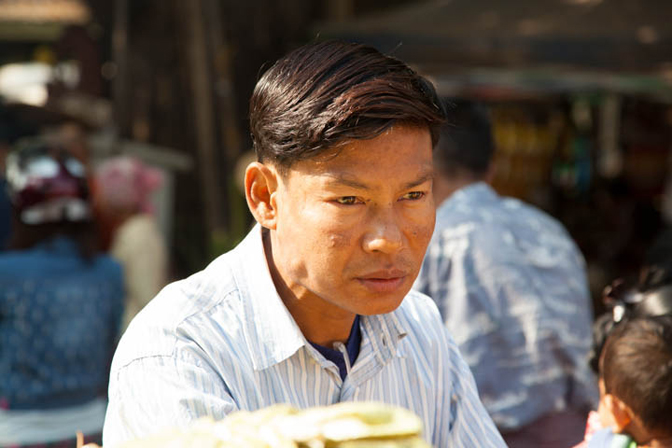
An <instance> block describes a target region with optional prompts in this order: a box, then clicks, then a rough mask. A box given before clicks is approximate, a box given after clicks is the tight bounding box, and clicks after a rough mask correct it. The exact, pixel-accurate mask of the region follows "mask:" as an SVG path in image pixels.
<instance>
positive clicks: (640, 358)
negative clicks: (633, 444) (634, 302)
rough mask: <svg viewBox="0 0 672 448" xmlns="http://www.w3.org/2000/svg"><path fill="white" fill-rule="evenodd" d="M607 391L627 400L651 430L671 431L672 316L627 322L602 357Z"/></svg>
mask: <svg viewBox="0 0 672 448" xmlns="http://www.w3.org/2000/svg"><path fill="white" fill-rule="evenodd" d="M600 372H601V376H602V378H603V379H604V386H605V391H606V392H607V393H609V394H612V395H614V396H616V397H617V398H618V399H620V400H621V401H623V402H624V403H625V404H627V405H628V406H629V407H630V409H632V411H633V412H634V413H635V414H636V415H637V417H638V418H639V419H640V420H641V422H642V424H643V425H644V426H645V427H646V429H648V430H650V431H663V432H664V434H663V435H672V316H669V315H668V316H658V317H648V318H636V319H631V320H629V321H627V322H624V323H623V324H622V325H619V326H618V327H616V328H615V329H614V331H613V332H612V333H611V334H610V335H609V337H608V338H607V342H606V344H605V346H604V354H603V356H602V359H601V361H600Z"/></svg>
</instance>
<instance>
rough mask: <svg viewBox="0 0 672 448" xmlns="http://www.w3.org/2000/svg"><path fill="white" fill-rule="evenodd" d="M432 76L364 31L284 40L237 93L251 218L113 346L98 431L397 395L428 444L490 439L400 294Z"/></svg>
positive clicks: (448, 345)
mask: <svg viewBox="0 0 672 448" xmlns="http://www.w3.org/2000/svg"><path fill="white" fill-rule="evenodd" d="M439 104H440V103H439V101H438V99H437V97H436V94H435V92H434V89H433V87H432V86H431V84H429V83H428V82H427V81H426V80H424V79H423V78H421V77H419V76H418V75H417V74H416V73H415V72H413V71H412V70H411V69H409V68H408V67H407V66H406V65H405V64H403V63H402V62H400V61H397V60H396V59H393V58H390V57H386V56H383V55H381V54H380V53H378V52H377V51H376V50H374V49H372V48H370V47H367V46H362V45H355V44H348V43H342V42H325V43H317V44H312V45H308V46H306V47H303V48H300V49H298V50H295V51H294V52H292V53H290V54H289V55H287V56H285V57H284V58H282V59H281V60H279V61H278V62H276V64H275V65H274V66H273V67H271V68H270V69H269V70H268V71H267V72H266V73H265V74H264V75H263V76H262V78H261V79H260V80H259V82H258V83H257V86H256V88H255V91H254V93H253V95H252V99H251V102H250V125H251V128H252V136H253V139H254V147H255V151H256V153H257V157H258V162H254V163H251V164H250V165H249V166H248V168H247V171H246V173H245V193H246V197H247V202H248V205H249V208H250V210H251V212H252V214H253V215H254V217H255V219H256V220H257V222H258V223H259V225H257V226H256V227H255V228H254V229H253V230H252V231H251V232H250V234H249V235H248V236H247V237H246V239H245V240H244V241H243V242H242V243H241V244H240V245H239V246H238V247H236V248H235V249H234V250H233V251H231V252H229V253H227V254H225V255H223V256H221V257H219V258H218V259H217V260H215V261H214V262H213V263H212V264H211V265H210V266H208V267H207V268H206V269H205V270H204V271H202V272H200V273H197V274H195V275H194V276H192V277H190V278H188V279H186V280H183V281H180V282H177V283H175V284H172V285H170V286H168V287H167V288H165V289H164V290H163V291H162V292H161V293H160V294H159V295H158V297H157V298H155V299H154V300H153V301H152V302H151V303H150V304H149V305H148V306H147V307H146V308H145V309H143V311H141V312H140V314H138V316H137V317H136V319H135V320H134V321H133V322H132V323H131V325H130V327H129V329H128V330H127V332H126V333H125V335H124V337H123V338H122V340H121V343H120V345H119V349H118V351H117V353H116V355H115V359H114V362H113V367H112V374H111V379H110V390H109V392H110V405H109V410H108V414H107V419H106V423H105V429H104V443H105V446H106V447H110V448H113V447H114V445H115V444H117V443H118V442H121V441H123V440H126V439H129V438H132V437H137V436H142V435H145V434H148V433H151V432H154V431H158V430H160V429H162V428H163V427H166V426H170V425H180V426H182V425H185V424H187V423H188V422H190V421H192V420H194V419H196V418H199V417H202V416H211V417H214V418H215V419H220V418H223V417H225V416H226V415H227V414H229V413H230V412H232V411H235V410H239V409H243V410H255V409H258V408H262V407H265V406H269V405H272V404H274V403H289V404H292V405H294V406H297V407H300V408H304V407H308V406H315V405H327V404H332V403H337V402H344V401H367V400H374V401H381V402H386V403H390V404H395V405H400V406H404V407H406V408H408V409H410V410H412V411H414V412H415V413H417V414H418V415H419V416H420V417H421V418H422V419H423V421H424V425H425V431H424V436H425V438H426V439H427V440H428V441H431V443H432V444H433V445H434V446H436V447H447V446H464V447H467V446H469V447H470V446H473V447H476V446H478V447H489V446H503V441H502V440H501V437H500V436H499V434H498V433H497V430H496V429H495V427H494V424H493V423H492V420H491V419H490V418H489V417H488V415H487V413H486V411H485V409H484V408H483V407H482V405H481V403H480V401H479V399H478V396H477V391H476V389H475V387H474V383H473V377H472V376H471V373H470V372H469V368H468V367H467V365H466V363H464V361H463V360H462V359H461V357H460V355H459V352H458V350H457V348H456V346H455V345H454V343H453V341H452V339H451V338H450V337H449V336H448V335H447V333H446V332H445V328H444V327H443V325H442V322H441V319H440V316H439V314H438V311H437V310H436V307H435V306H434V304H433V303H432V302H431V300H430V299H428V298H426V297H424V296H423V295H421V294H418V293H413V292H409V291H410V289H411V286H412V283H413V281H414V280H415V278H416V276H417V273H418V271H419V269H420V265H421V263H422V258H423V256H424V253H425V249H426V247H427V244H428V242H429V240H430V238H431V234H432V231H433V229H434V219H435V207H434V203H433V200H432V196H431V188H432V178H433V173H434V172H433V166H432V146H433V144H434V142H435V139H436V137H437V132H436V131H437V126H438V125H439V124H440V123H441V122H442V121H443V118H444V117H443V112H442V109H441V107H439Z"/></svg>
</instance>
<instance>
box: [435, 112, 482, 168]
mask: <svg viewBox="0 0 672 448" xmlns="http://www.w3.org/2000/svg"><path fill="white" fill-rule="evenodd" d="M445 109H446V115H447V123H446V125H444V126H443V128H442V129H441V138H440V140H439V145H438V146H437V148H436V150H435V151H434V162H435V165H436V168H437V170H438V171H439V172H440V173H441V174H443V175H446V176H449V177H450V176H455V175H457V174H458V173H464V172H465V171H466V172H467V173H468V174H470V175H472V176H475V177H482V176H484V175H485V174H486V172H487V171H488V168H489V167H490V161H491V159H492V155H493V152H494V141H493V137H492V129H491V124H490V118H489V117H488V114H487V111H486V109H485V107H484V106H483V105H480V104H478V103H474V102H470V101H466V100H448V101H446V107H445Z"/></svg>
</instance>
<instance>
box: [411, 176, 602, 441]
mask: <svg viewBox="0 0 672 448" xmlns="http://www.w3.org/2000/svg"><path fill="white" fill-rule="evenodd" d="M414 287H415V288H416V289H417V290H419V291H421V292H423V293H425V294H427V295H429V296H430V297H432V298H433V299H434V300H435V301H436V303H437V305H438V307H439V310H440V312H441V315H442V317H443V319H444V322H445V323H446V326H447V328H448V330H449V331H450V332H451V333H452V335H453V336H454V338H455V340H456V342H457V343H458V345H459V347H460V351H461V353H462V355H463V356H464V358H465V360H466V361H467V363H468V364H469V366H470V367H471V370H472V372H473V374H474V377H475V379H476V385H477V386H478V391H479V393H480V396H481V399H482V401H483V404H484V405H485V407H486V409H487V410H488V412H489V413H490V415H491V416H492V418H493V420H494V421H495V423H496V424H497V425H498V427H499V428H500V429H504V430H516V429H518V428H521V427H523V426H525V425H526V424H528V423H531V422H533V421H534V420H536V419H537V418H540V417H542V416H544V415H547V414H549V413H551V412H561V411H565V410H576V411H582V410H583V409H584V408H588V407H590V406H591V405H592V404H593V403H596V402H597V396H598V393H597V382H596V380H595V378H594V375H593V374H592V372H591V371H590V369H589V367H588V363H587V360H586V359H587V355H588V351H589V349H590V343H591V323H592V307H591V302H590V295H589V292H588V282H587V278H586V272H585V262H584V260H583V257H582V255H581V253H580V252H579V250H578V248H577V247H576V245H575V244H574V242H573V241H572V239H571V238H570V236H569V234H568V233H567V232H566V230H565V229H564V228H563V227H562V225H561V224H560V223H559V222H557V221H556V220H554V219H553V218H551V217H550V216H548V215H546V214H545V213H543V212H542V211H540V210H537V209H535V208H534V207H531V206H529V205H527V204H524V203H523V202H521V201H518V200H515V199H510V198H502V197H500V196H498V195H497V193H495V191H494V190H492V189H491V188H490V187H489V186H488V185H487V184H485V183H482V182H478V183H475V184H472V185H469V186H467V187H464V188H462V189H460V190H458V191H457V192H455V193H454V194H453V195H452V196H451V197H450V198H448V199H447V200H446V201H444V202H443V204H441V206H440V207H439V209H438V210H437V218H436V229H435V231H434V235H433V237H432V241H431V242H430V245H429V247H428V249H427V255H426V257H425V260H424V262H423V266H422V269H421V272H420V275H419V277H418V279H417V280H416V283H415V286H414Z"/></svg>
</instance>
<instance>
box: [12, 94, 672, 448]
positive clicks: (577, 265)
mask: <svg viewBox="0 0 672 448" xmlns="http://www.w3.org/2000/svg"><path fill="white" fill-rule="evenodd" d="M2 107H3V109H2V111H0V168H1V169H0V245H1V247H2V249H1V251H0V445H8V446H14V445H16V446H19V445H20V446H73V443H74V441H73V435H74V434H75V432H76V431H82V432H83V433H84V434H85V436H86V440H87V441H92V442H96V443H101V432H102V425H103V420H104V414H105V409H106V393H107V392H106V389H107V385H108V375H109V366H110V361H111V357H112V354H113V353H114V350H115V347H116V344H117V342H118V340H119V337H120V335H121V334H122V333H123V332H124V330H125V329H126V327H127V326H128V325H129V323H130V322H131V320H132V319H133V317H134V316H135V315H136V314H137V313H139V312H140V311H141V310H142V308H143V307H144V306H145V305H146V304H147V303H148V302H149V301H150V300H151V299H152V298H153V297H154V296H155V295H156V294H157V293H158V292H159V290H160V289H161V288H162V287H163V286H165V285H166V283H167V281H168V278H169V274H168V271H169V257H168V251H167V248H166V241H165V236H164V235H163V234H162V233H161V231H160V229H159V226H158V225H157V222H156V217H155V216H154V213H155V207H154V206H153V203H152V193H153V192H154V191H156V189H157V188H160V186H161V183H162V176H161V172H160V171H158V170H157V169H155V168H153V167H152V166H150V165H148V164H146V163H144V162H143V161H141V160H140V159H138V158H136V157H131V156H128V155H117V156H113V157H107V158H105V159H104V160H100V161H96V162H93V161H92V159H91V157H89V153H88V150H87V146H86V138H85V135H83V134H82V132H84V131H82V129H81V128H78V127H77V124H76V123H72V122H69V121H64V122H62V123H57V124H55V125H52V126H51V128H50V129H49V130H48V131H45V130H44V129H43V128H42V127H40V123H30V122H26V121H22V120H21V119H19V117H18V115H15V114H14V113H13V109H12V108H11V107H9V106H6V105H3V106H2ZM465 111H466V112H465ZM452 122H453V123H458V127H460V129H462V130H464V131H465V132H464V133H460V132H455V129H450V130H449V133H448V134H447V135H446V136H444V137H442V141H443V142H444V143H443V145H444V148H443V153H442V154H443V159H437V161H436V162H437V166H438V167H439V168H440V169H444V168H446V167H453V168H451V169H446V170H444V171H445V173H444V174H446V176H445V177H443V178H442V181H440V182H437V184H436V186H435V194H436V195H437V206H438V205H439V204H441V207H440V208H439V210H438V220H437V231H436V233H435V237H434V239H433V240H432V243H431V244H430V248H429V250H428V255H427V258H426V261H425V264H424V265H423V270H422V272H421V275H420V277H419V279H418V281H417V283H416V288H417V289H419V290H421V291H423V292H425V293H427V294H428V295H430V296H431V297H433V298H434V300H436V301H437V303H438V305H439V309H440V311H441V312H442V315H443V318H444V321H445V322H446V325H447V326H448V328H449V329H450V331H451V333H452V334H453V335H454V336H455V338H456V341H457V342H458V344H460V349H461V351H462V352H463V354H464V356H465V359H466V360H467V361H468V363H469V364H470V367H471V368H472V370H473V372H474V376H475V379H476V381H477V385H478V388H479V392H480V394H481V399H482V400H483V402H484V404H485V406H486V408H487V410H488V412H489V413H490V415H491V416H492V417H493V420H494V421H495V423H496V424H497V426H498V429H499V430H500V431H501V432H502V434H503V435H504V438H505V440H506V441H507V443H508V444H509V445H510V446H512V447H515V446H519V447H524V446H572V445H573V444H579V443H581V445H580V446H610V445H608V443H611V441H612V439H613V438H614V437H616V435H617V433H618V432H619V431H621V430H624V429H625V428H627V429H628V431H629V436H628V437H631V438H629V439H627V440H626V442H627V443H629V441H631V440H632V438H638V439H646V438H647V437H648V438H649V439H650V438H652V437H658V439H660V440H662V439H664V438H665V437H667V436H668V435H670V434H667V433H666V431H668V432H669V426H667V425H669V424H670V423H671V422H670V417H669V414H665V412H670V409H671V404H672V379H671V378H670V376H671V375H672V357H671V356H670V351H671V350H672V345H671V344H672V337H671V333H672V233H671V232H670V231H666V232H664V233H663V234H661V236H660V237H659V238H658V239H657V240H656V242H655V243H654V245H653V246H652V247H651V248H650V250H649V251H648V253H647V258H646V260H645V263H644V265H643V266H642V267H641V269H640V270H639V271H638V272H633V273H632V274H633V276H634V277H636V280H634V281H630V282H628V281H627V280H623V279H614V282H613V284H611V285H605V286H606V288H605V293H604V297H603V300H604V306H605V308H606V309H607V310H608V311H607V312H606V313H605V314H603V315H599V316H595V317H593V309H592V306H591V300H590V297H589V291H588V282H587V274H586V271H585V269H586V267H585V262H584V261H583V259H582V256H581V254H580V252H578V249H577V248H576V246H575V245H574V244H573V243H572V242H571V239H570V238H569V236H568V234H567V233H566V231H565V230H564V229H563V228H562V226H561V225H560V224H559V223H556V222H555V221H553V220H552V219H551V218H550V217H547V216H545V215H543V214H542V213H541V212H539V211H534V210H533V209H532V208H528V206H526V205H524V204H522V203H520V202H511V201H509V200H505V201H504V202H501V203H500V202H499V201H500V199H498V198H497V197H496V195H495V193H494V192H493V191H492V190H491V189H490V188H489V187H488V186H487V183H488V182H487V181H488V176H489V174H488V173H489V170H490V157H491V156H492V141H491V138H490V137H488V135H489V131H488V130H487V129H486V128H488V126H489V124H488V122H487V119H485V118H484V116H483V115H482V114H481V112H479V111H478V110H477V109H471V108H470V107H469V106H465V105H458V106H457V107H456V112H455V115H454V116H453V121H452ZM469 132H472V133H471V134H469ZM445 142H448V143H445ZM446 145H448V146H446ZM450 145H453V146H454V147H453V148H451V147H450ZM463 147H470V148H478V147H481V148H484V149H483V151H482V153H481V155H480V156H479V152H478V150H477V149H474V150H473V151H471V152H470V153H469V154H468V155H467V156H466V157H465V156H464V154H462V155H459V153H460V151H459V150H458V149H456V148H463ZM451 151H452V152H451ZM440 154H441V153H440ZM455 167H459V169H457V170H456V169H455ZM446 198H450V199H446ZM439 199H441V200H439ZM444 199H445V200H446V202H443V200H444ZM442 207H443V209H442ZM442 210H443V211H442ZM498 226H499V227H498ZM507 226H509V227H507ZM474 229H476V230H474ZM470 232H473V233H470ZM521 241H522V242H524V247H522V246H520V245H519V246H518V247H509V246H515V244H519V243H520V242H521ZM514 242H515V244H514ZM511 254H515V256H514V255H511ZM521 254H522V255H521ZM493 260H494V261H493ZM521 266H522V268H521ZM458 296H460V297H462V298H463V300H464V301H463V302H461V301H460V300H459V299H456V297H458ZM444 299H445V300H444ZM448 299H450V300H448ZM623 341H624V342H623ZM603 352H604V353H603ZM591 369H592V370H591ZM643 371H646V372H649V373H650V374H648V376H647V375H644V373H643ZM661 394H662V395H661ZM656 396H662V397H663V398H660V399H658V400H656V398H655V397H656ZM633 397H634V398H633ZM665 400H667V401H665ZM661 413H662V414H661ZM606 427H611V428H615V430H614V431H613V433H612V434H611V435H608V436H604V435H602V432H600V429H602V428H606ZM665 428H667V429H665ZM584 430H585V432H586V434H585V437H586V438H585V440H584V441H583V442H581V439H582V438H583V437H584ZM549 433H552V434H554V435H556V436H557V437H555V438H551V439H553V440H555V442H549V441H548V440H549V438H548V437H546V436H547V435H548V434H549ZM10 434H11V438H12V440H16V441H17V442H16V443H9V440H10ZM597 434H599V436H594V435H597ZM670 436H672V435H670ZM605 437H606V438H605ZM609 437H611V438H609ZM531 441H532V442H531ZM534 441H536V442H534ZM596 443H604V445H597V444H596ZM611 446H615V445H611ZM623 446H626V445H623Z"/></svg>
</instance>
